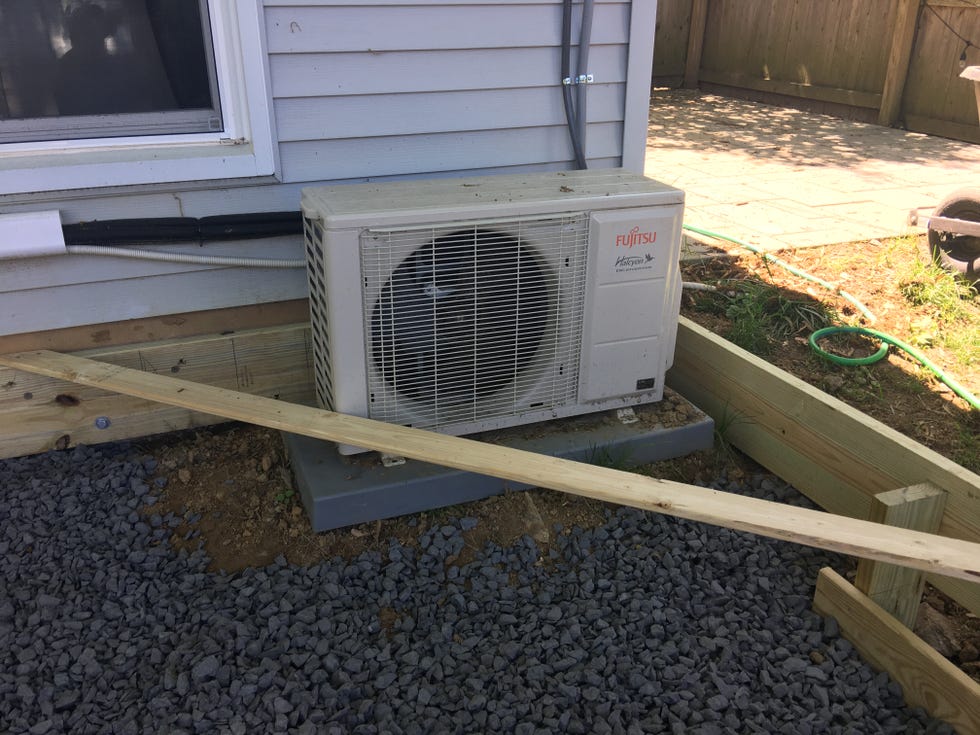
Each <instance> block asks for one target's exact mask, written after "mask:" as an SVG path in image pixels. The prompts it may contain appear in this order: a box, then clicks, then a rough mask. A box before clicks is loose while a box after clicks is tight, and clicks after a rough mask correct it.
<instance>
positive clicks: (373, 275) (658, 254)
mask: <svg viewBox="0 0 980 735" xmlns="http://www.w3.org/2000/svg"><path fill="white" fill-rule="evenodd" d="M683 201H684V195H683V193H682V192H681V191H679V190H677V189H674V188H671V187H669V186H665V185H663V184H660V183H657V182H655V181H652V180H650V179H647V178H644V177H642V176H638V175H636V174H632V173H629V172H626V171H623V170H608V169H607V170H597V171H592V170H590V171H573V172H561V173H542V174H521V175H504V176H485V177H480V178H469V179H439V180H424V181H407V182H397V183H383V184H355V185H347V186H331V187H319V188H308V189H305V190H304V191H303V216H304V221H305V225H304V229H305V238H306V252H307V260H308V272H309V284H310V308H311V318H312V319H311V321H312V340H313V355H314V371H315V382H316V392H317V399H318V401H319V402H320V404H321V405H322V406H323V407H324V408H328V409H330V410H333V411H338V412H341V413H347V414H353V415H358V416H366V417H370V418H373V419H378V420H381V421H386V422H390V423H395V424H403V425H408V426H415V427H419V428H426V429H430V430H434V431H440V432H445V433H450V434H468V433H473V432H479V431H486V430H490V429H499V428H504V427H509V426H516V425H519V424H526V423H531V422H537V421H543V420H547V419H554V418H559V417H564V416H571V415H575V414H582V413H587V412H592V411H600V410H605V409H610V408H620V407H626V406H631V405H636V404H640V403H648V402H652V401H657V400H659V399H660V398H661V397H662V395H663V387H664V372H665V371H666V369H667V368H668V367H669V366H670V364H671V362H672V360H673V353H674V339H675V336H676V331H677V314H678V309H679V305H680V293H681V283H680V275H679V271H678V256H679V249H680V240H681V215H682V210H683ZM340 451H341V452H343V453H353V452H356V451H358V450H357V449H356V448H354V447H341V448H340Z"/></svg>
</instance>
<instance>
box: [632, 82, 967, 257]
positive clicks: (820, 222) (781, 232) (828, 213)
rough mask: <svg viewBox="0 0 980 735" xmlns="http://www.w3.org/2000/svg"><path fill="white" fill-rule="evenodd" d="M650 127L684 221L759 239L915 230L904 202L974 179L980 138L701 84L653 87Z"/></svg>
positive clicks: (650, 143) (846, 238) (829, 238)
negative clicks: (915, 129)
mask: <svg viewBox="0 0 980 735" xmlns="http://www.w3.org/2000/svg"><path fill="white" fill-rule="evenodd" d="M649 131H650V132H649V137H648V140H647V155H646V169H645V172H646V174H647V175H648V176H650V177H652V178H655V179H658V180H660V181H663V182H664V183H668V184H671V185H673V186H677V187H678V188H680V189H683V190H684V191H685V192H686V201H687V204H686V211H685V217H684V219H685V222H686V223H688V224H691V225H696V226H699V227H703V228H706V229H709V230H714V231H718V232H722V233H725V234H727V235H732V236H734V237H738V238H740V239H743V240H746V241H747V242H750V243H752V244H755V245H759V246H761V247H763V248H765V249H772V250H779V249H783V248H792V247H802V246H807V245H829V244H834V243H840V242H852V241H859V240H867V239H871V238H881V237H891V236H896V235H903V234H906V233H909V232H921V231H922V228H921V227H919V228H915V227H911V226H909V225H908V213H909V210H910V209H912V208H914V207H934V206H935V205H936V204H938V203H939V202H940V201H941V200H942V199H943V198H944V197H945V196H946V195H948V194H950V193H952V192H953V191H954V190H955V189H958V188H960V187H963V186H980V145H975V144H972V143H963V142H960V141H955V140H948V139H946V138H939V137H935V136H930V135H922V134H920V133H910V132H906V131H903V130H895V129H892V128H885V127H881V126H878V125H873V124H868V123H861V122H854V121H850V120H842V119H839V118H836V117H831V116H829V115H821V114H815V113H809V112H802V111H800V110H795V109H792V108H786V107H774V106H771V105H764V104H759V103H755V102H747V101H744V100H736V99H730V98H727V97H721V96H718V95H713V94H701V93H700V92H696V91H688V90H658V91H655V92H654V94H653V97H652V99H651V105H650V128H649ZM925 213H926V214H927V213H928V210H926V211H925Z"/></svg>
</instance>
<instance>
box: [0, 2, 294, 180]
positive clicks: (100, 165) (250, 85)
mask: <svg viewBox="0 0 980 735" xmlns="http://www.w3.org/2000/svg"><path fill="white" fill-rule="evenodd" d="M209 8H210V15H211V34H212V41H213V43H214V58H215V66H216V70H217V76H218V88H219V90H220V96H221V114H222V119H223V121H224V127H225V129H224V131H222V132H218V133H193V134H188V135H155V136H142V137H140V136H133V137H125V138H111V139H106V138H100V139H85V140H58V141H42V142H35V143H6V144H0V195H2V194H27V193H34V192H46V191H59V190H73V189H91V188H99V187H110V186H128V185H136V184H158V183H176V182H185V181H207V180H220V179H241V178H247V177H262V176H271V175H275V174H276V173H277V171H278V165H279V161H278V155H277V154H278V150H277V146H276V144H275V132H274V124H273V116H272V98H271V90H270V83H269V73H268V65H267V53H266V46H265V29H264V25H263V19H264V17H263V8H262V0H210V2H209Z"/></svg>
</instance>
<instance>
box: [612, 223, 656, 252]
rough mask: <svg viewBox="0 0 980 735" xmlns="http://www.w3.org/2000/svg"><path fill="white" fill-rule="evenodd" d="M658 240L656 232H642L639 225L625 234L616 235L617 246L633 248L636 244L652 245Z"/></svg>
mask: <svg viewBox="0 0 980 735" xmlns="http://www.w3.org/2000/svg"><path fill="white" fill-rule="evenodd" d="M656 241H657V233H656V232H640V228H639V226H636V227H634V228H633V229H632V230H630V231H629V232H628V233H626V234H625V235H616V247H617V248H631V247H633V246H634V245H650V244H652V243H655V242H656Z"/></svg>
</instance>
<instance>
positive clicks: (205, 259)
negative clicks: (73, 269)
mask: <svg viewBox="0 0 980 735" xmlns="http://www.w3.org/2000/svg"><path fill="white" fill-rule="evenodd" d="M65 249H66V250H67V251H68V253H69V254H71V255H102V256H108V257H112V258H135V259H137V260H156V261H159V262H161V263H187V264H190V265H224V266H233V267H238V268H305V267H306V261H305V260H290V259H287V258H241V257H237V256H231V255H194V254H193V253H173V252H166V251H159V250H139V249H137V248H119V247H115V246H110V245H66V246H65Z"/></svg>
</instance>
